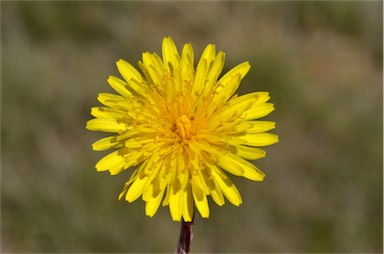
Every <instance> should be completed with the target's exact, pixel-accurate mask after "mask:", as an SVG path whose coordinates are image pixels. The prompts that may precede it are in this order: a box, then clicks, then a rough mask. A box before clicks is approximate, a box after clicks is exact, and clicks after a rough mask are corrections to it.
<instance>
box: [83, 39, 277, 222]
mask: <svg viewBox="0 0 384 254" xmlns="http://www.w3.org/2000/svg"><path fill="white" fill-rule="evenodd" d="M224 58H225V54H224V53H223V52H219V53H217V54H216V50H215V45H212V44H209V45H208V46H207V47H206V48H205V50H204V51H203V53H202V56H201V58H200V60H199V62H198V64H197V67H196V69H195V67H194V52H193V49H192V46H191V45H190V44H185V45H184V47H183V49H182V52H181V55H180V54H179V53H178V50H177V48H176V46H175V44H174V42H173V40H172V39H171V38H170V37H167V38H164V40H163V45H162V59H161V58H160V57H159V56H158V55H157V54H156V53H149V52H145V53H143V56H142V61H139V62H138V65H139V67H140V69H141V71H142V74H141V73H140V72H139V71H137V70H136V69H135V68H134V67H133V66H132V65H131V64H129V63H128V62H126V61H124V60H119V61H117V68H118V70H119V72H120V74H121V75H122V77H123V79H119V78H117V77H113V76H110V77H109V78H108V83H109V84H110V85H111V87H112V88H113V89H114V90H116V92H118V93H119V95H116V94H109V93H100V94H99V96H98V100H99V101H100V102H101V103H102V104H103V105H104V107H93V108H92V110H91V114H92V116H94V117H95V119H92V120H89V121H88V122H87V125H86V128H87V129H89V130H92V131H103V132H110V133H113V134H112V136H109V137H105V138H103V139H100V140H98V141H96V142H95V143H94V144H93V145H92V146H93V149H94V150H95V151H102V150H107V149H116V150H115V151H113V152H112V153H110V154H108V155H107V156H105V157H104V158H102V159H101V160H100V161H99V162H98V163H97V164H96V169H97V171H109V172H110V174H112V175H116V174H118V173H120V172H122V171H124V170H126V169H129V168H132V167H135V169H134V172H133V173H132V175H131V177H130V179H129V180H128V181H127V183H126V184H125V186H124V188H123V190H122V192H121V194H120V196H119V199H125V200H127V201H128V202H133V201H135V200H136V199H138V198H139V197H140V196H141V197H142V199H143V200H144V201H145V202H146V205H145V213H146V215H147V216H151V217H152V216H154V214H155V213H156V211H157V210H158V208H159V205H160V204H161V203H162V205H163V206H169V210H170V214H171V216H172V219H173V220H175V221H180V220H181V219H183V221H185V222H190V221H192V219H193V216H194V210H195V207H196V208H197V210H198V211H199V213H200V214H201V216H202V217H203V218H207V217H209V206H208V196H210V197H211V198H212V200H213V201H214V202H215V203H216V204H217V205H219V206H222V205H223V204H224V203H225V198H226V199H227V200H228V201H229V202H230V203H232V204H233V205H235V206H239V205H240V204H241V203H242V198H241V196H240V193H239V191H238V190H237V188H236V187H235V185H234V184H233V183H232V181H231V180H230V178H229V177H228V173H230V174H233V175H236V176H243V177H245V178H248V179H250V180H253V181H262V180H263V179H264V173H263V172H261V171H260V170H259V169H258V168H257V167H256V166H255V165H254V164H253V163H251V162H249V161H248V160H257V159H260V158H263V157H265V155H266V153H265V151H264V150H262V149H261V148H259V147H263V146H267V145H271V144H274V143H276V142H277V141H278V137H277V135H274V134H271V133H267V131H269V130H272V129H273V128H275V123H274V122H271V121H260V120H256V119H259V118H262V117H264V116H266V115H268V114H269V113H271V112H272V111H273V110H274V106H273V104H272V103H268V100H269V99H270V97H269V95H268V92H253V93H249V94H246V95H242V96H238V95H236V94H235V92H236V90H237V88H238V87H239V85H240V82H241V80H242V79H243V78H244V76H245V75H246V74H247V73H248V71H249V69H250V64H249V63H248V62H244V63H241V64H239V65H237V66H236V67H234V68H233V69H231V70H230V71H229V72H227V73H226V74H225V75H223V76H222V77H219V76H220V74H221V72H222V70H223V67H224Z"/></svg>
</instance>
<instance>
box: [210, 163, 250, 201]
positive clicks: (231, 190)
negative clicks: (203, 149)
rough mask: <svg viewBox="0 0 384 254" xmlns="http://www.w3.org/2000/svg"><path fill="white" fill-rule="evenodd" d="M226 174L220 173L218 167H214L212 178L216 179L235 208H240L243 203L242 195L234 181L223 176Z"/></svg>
mask: <svg viewBox="0 0 384 254" xmlns="http://www.w3.org/2000/svg"><path fill="white" fill-rule="evenodd" d="M223 175H224V174H223V173H222V172H220V170H219V169H218V168H216V167H213V170H212V176H213V177H214V179H215V182H216V183H217V184H218V185H219V186H220V188H221V190H222V191H223V194H224V196H225V197H226V198H227V199H228V200H229V202H231V203H232V204H233V205H235V206H239V205H240V204H241V203H243V201H242V199H241V195H240V193H239V191H238V190H237V188H236V186H235V185H234V184H233V183H232V181H231V180H230V179H229V178H228V177H225V176H223Z"/></svg>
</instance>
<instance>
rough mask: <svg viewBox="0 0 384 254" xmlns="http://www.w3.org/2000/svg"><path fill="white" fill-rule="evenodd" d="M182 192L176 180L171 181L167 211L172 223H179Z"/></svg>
mask: <svg viewBox="0 0 384 254" xmlns="http://www.w3.org/2000/svg"><path fill="white" fill-rule="evenodd" d="M182 198H183V192H182V191H181V186H180V183H179V181H178V179H177V178H175V180H174V181H173V183H172V185H171V190H170V196H169V210H170V212H171V216H172V219H173V220H174V221H180V219H181V212H182V208H183V203H182Z"/></svg>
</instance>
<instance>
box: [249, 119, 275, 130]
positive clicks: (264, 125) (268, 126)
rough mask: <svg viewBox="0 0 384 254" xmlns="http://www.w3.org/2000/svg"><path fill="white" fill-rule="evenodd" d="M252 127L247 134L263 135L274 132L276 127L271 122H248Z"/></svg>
mask: <svg viewBox="0 0 384 254" xmlns="http://www.w3.org/2000/svg"><path fill="white" fill-rule="evenodd" d="M246 122H248V123H250V124H251V126H250V127H249V128H248V129H247V130H246V132H247V133H261V132H266V131H269V130H272V129H274V128H275V127H276V123H275V122H270V121H246Z"/></svg>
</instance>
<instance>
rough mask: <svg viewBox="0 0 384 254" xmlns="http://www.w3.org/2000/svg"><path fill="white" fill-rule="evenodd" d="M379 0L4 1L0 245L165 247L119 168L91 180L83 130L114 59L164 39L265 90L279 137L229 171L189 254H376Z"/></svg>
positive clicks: (174, 231)
mask: <svg viewBox="0 0 384 254" xmlns="http://www.w3.org/2000/svg"><path fill="white" fill-rule="evenodd" d="M382 9H383V6H382V2H380V1H369V2H358V1H345V2H344V1H343V2H331V1H330V2H313V1H311V2H234V1H233V2H206V3H203V2H182V3H176V2H92V3H91V2H3V1H2V2H1V61H2V62H1V89H2V90H1V106H2V118H1V120H2V121H1V127H2V129H1V145H2V146H1V148H2V150H1V162H2V171H1V242H2V243H1V251H2V252H24V253H30V252H34V253H42V252H50V253H54V252H87V253H91V252H94V253H96V252H99V253H101V252H105V253H107V252H108V253H112V252H167V253H171V252H174V250H175V248H176V241H177V239H178V231H179V224H178V223H175V222H172V221H171V218H170V216H169V212H168V208H160V210H159V212H158V214H157V215H156V216H155V217H154V218H152V219H151V218H148V217H146V216H145V215H144V203H143V202H142V201H136V202H135V203H133V204H128V203H124V202H118V201H117V195H118V193H119V192H120V190H121V188H122V186H123V184H124V182H125V181H126V179H127V178H128V177H129V175H130V172H126V173H123V174H120V175H118V176H115V177H111V176H109V174H108V173H97V172H96V171H95V169H94V164H95V163H96V162H97V160H98V159H99V158H101V157H102V156H103V153H97V152H93V151H91V147H90V145H91V143H92V142H93V141H95V140H97V139H98V138H101V137H102V135H101V134H100V133H91V132H88V131H86V130H85V128H84V126H85V122H86V121H87V120H88V119H90V118H91V116H90V115H89V112H90V108H91V106H95V105H98V103H97V101H96V96H97V93H99V92H111V91H112V89H111V88H109V87H108V85H107V83H106V79H107V77H108V76H109V75H118V73H117V70H116V68H115V61H116V60H118V59H119V58H123V59H125V60H127V61H129V62H131V63H132V64H134V65H135V66H136V63H137V61H138V60H139V59H140V58H141V52H143V51H150V52H153V51H156V52H158V53H159V54H160V53H161V41H162V38H163V37H164V36H168V35H169V36H172V37H173V39H174V40H175V42H176V44H177V45H178V46H179V48H181V47H182V45H183V44H184V43H187V42H190V43H192V45H193V47H194V49H195V52H196V57H198V56H199V55H200V54H201V51H202V49H203V48H204V47H205V45H206V44H208V43H214V44H216V48H217V50H222V51H224V52H226V61H227V62H226V67H225V69H226V70H228V69H230V68H231V67H233V66H234V65H236V64H238V63H240V62H242V61H246V60H248V61H250V63H251V65H252V69H251V72H250V73H249V74H248V75H247V77H246V78H245V79H244V80H243V82H242V86H241V89H240V90H239V93H240V94H243V93H246V92H250V91H258V90H266V91H269V92H270V93H271V96H272V101H273V102H274V103H275V105H276V111H275V112H274V113H272V114H271V115H270V116H269V117H268V119H271V120H274V121H276V122H277V129H276V130H275V133H277V134H279V136H280V142H279V143H278V144H277V145H274V146H271V147H269V148H267V151H268V156H267V158H266V159H263V160H260V161H257V162H256V164H257V165H258V166H259V167H260V168H261V169H263V170H264V172H265V173H266V174H267V178H266V180H265V181H264V182H262V183H255V182H251V181H248V180H245V179H242V178H236V177H232V179H234V181H235V183H236V184H237V186H238V188H239V190H240V192H241V193H242V196H243V200H244V204H243V205H242V206H240V207H239V208H237V207H233V206H232V205H230V204H227V205H225V206H223V207H217V206H216V205H215V204H214V203H213V202H211V203H210V205H211V217H210V218H209V219H201V218H200V217H199V216H198V217H197V218H196V224H195V234H194V239H193V243H192V252H194V253H198V252H204V253H208V252H210V253H214V252H250V253H256V252H284V253H287V252H301V253H310V252H331V253H332V252H333V253H335V252H339V253H341V252H343V253H348V252H349V253H351V252H361V253H363V252H364V253H366V252H377V253H382V251H383V249H382V246H383V245H382V237H383V233H382V232H383V231H382V229H383V228H382V225H383V220H382V219H383V217H382V215H383V214H382V212H383V210H382V201H383V192H382V190H383V189H382V184H383V174H382V169H383V159H382V153H383V146H382V144H383V143H382V142H383V132H382V130H383V111H382V110H383V107H382V106H383V104H382V103H383V90H382V89H383V86H382V85H383V83H382V82H383V80H382V77H383V76H382V68H383V66H382Z"/></svg>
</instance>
